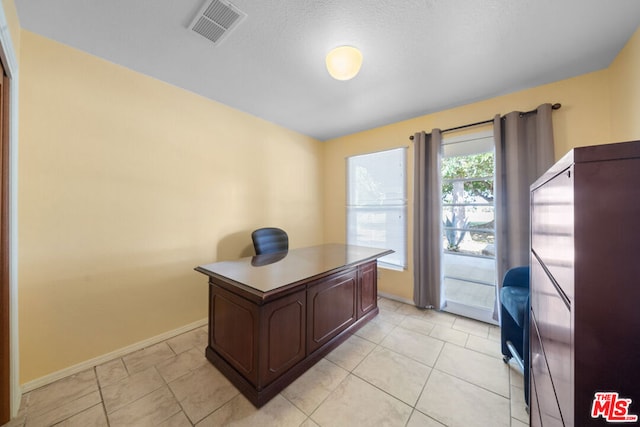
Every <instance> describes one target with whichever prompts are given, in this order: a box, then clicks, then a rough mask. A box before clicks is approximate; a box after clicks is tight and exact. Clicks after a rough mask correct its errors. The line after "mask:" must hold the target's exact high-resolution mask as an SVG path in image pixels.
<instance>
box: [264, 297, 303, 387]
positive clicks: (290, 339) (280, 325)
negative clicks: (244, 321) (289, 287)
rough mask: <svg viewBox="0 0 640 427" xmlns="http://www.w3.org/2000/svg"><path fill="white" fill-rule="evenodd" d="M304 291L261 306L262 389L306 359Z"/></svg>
mask: <svg viewBox="0 0 640 427" xmlns="http://www.w3.org/2000/svg"><path fill="white" fill-rule="evenodd" d="M305 295H306V292H305V291H304V290H302V291H300V292H296V293H295V294H293V295H289V296H286V297H284V298H280V299H278V300H275V301H273V302H270V303H269V304H266V305H265V306H264V307H263V312H262V320H261V322H260V324H261V326H260V327H261V331H260V337H261V340H262V342H261V343H260V346H261V348H260V384H261V385H262V386H265V385H267V384H269V383H270V382H271V381H273V380H274V379H276V378H277V377H279V376H280V375H282V374H283V373H284V372H286V371H287V370H288V369H289V368H291V367H292V366H293V365H295V364H296V363H298V362H299V361H300V360H302V359H304V358H305V356H306V352H305V348H306V347H305V346H306V328H305V322H306V318H305V316H306V298H305Z"/></svg>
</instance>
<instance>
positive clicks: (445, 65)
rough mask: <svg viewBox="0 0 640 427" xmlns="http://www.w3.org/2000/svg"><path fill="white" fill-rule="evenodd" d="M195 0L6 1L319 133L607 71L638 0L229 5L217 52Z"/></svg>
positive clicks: (87, 41)
mask: <svg viewBox="0 0 640 427" xmlns="http://www.w3.org/2000/svg"><path fill="white" fill-rule="evenodd" d="M203 4H204V1H203V0H110V1H105V0H56V1H53V0H16V5H17V8H18V15H19V18H20V23H21V25H22V27H23V28H25V29H27V30H29V31H32V32H35V33H38V34H41V35H43V36H46V37H49V38H51V39H54V40H57V41H59V42H62V43H64V44H67V45H69V46H73V47H75V48H78V49H80V50H83V51H85V52H88V53H91V54H93V55H96V56H98V57H102V58H104V59H107V60H109V61H112V62H114V63H117V64H120V65H123V66H125V67H128V68H130V69H132V70H136V71H138V72H141V73H144V74H146V75H149V76H153V77H155V78H158V79H160V80H163V81H166V82H169V83H171V84H174V85H176V86H179V87H181V88H184V89H187V90H190V91H192V92H195V93H198V94H201V95H203V96H205V97H207V98H210V99H213V100H216V101H219V102H222V103H224V104H226V105H229V106H231V107H234V108H237V109H239V110H242V111H245V112H247V113H250V114H253V115H255V116H258V117H261V118H264V119H266V120H268V121H271V122H274V123H277V124H280V125H283V126H285V127H287V128H290V129H293V130H296V131H299V132H301V133H303V134H307V135H310V136H312V137H315V138H318V139H320V140H326V139H330V138H334V137H337V136H341V135H345V134H349V133H353V132H357V131H361V130H365V129H370V128H373V127H376V126H380V125H385V124H388V123H393V122H396V121H399V120H402V119H408V118H411V117H416V116H419V115H422V114H426V113H430V112H435V111H440V110H443V109H446V108H450V107H454V106H457V105H462V104H466V103H470V102H475V101H478V100H482V99H487V98H491V97H494V96H497V95H501V94H505V93H509V92H513V91H517V90H520V89H524V88H529V87H533V86H537V85H540V84H544V83H549V82H552V81H557V80H560V79H564V78H568V77H572V76H575V75H579V74H583V73H586V72H590V71H594V70H598V69H602V68H605V67H607V66H608V65H609V64H610V63H611V61H612V60H613V58H614V57H615V56H616V55H617V54H618V52H619V51H620V49H622V47H623V46H624V45H625V43H626V42H627V41H628V39H629V37H630V36H631V35H632V34H633V33H634V31H635V30H636V29H637V28H638V26H639V25H640V1H638V0H527V1H525V0H518V1H514V0H277V1H276V0H234V1H233V4H234V5H235V6H236V7H238V8H239V9H240V10H242V11H244V12H245V13H246V14H247V15H248V17H247V18H246V19H245V21H244V22H243V23H242V24H241V25H240V26H239V27H238V28H237V29H236V30H235V31H234V32H233V33H231V34H230V35H229V37H228V38H227V39H226V40H224V41H223V42H222V43H221V44H220V45H218V46H214V45H212V44H211V43H210V42H209V41H208V40H206V39H204V38H202V37H200V36H198V35H196V34H194V33H192V32H191V31H190V30H188V28H187V27H188V25H189V23H190V22H191V20H192V19H193V17H194V16H195V14H196V13H197V12H198V10H199V9H200V7H201V6H202V5H203ZM342 44H349V45H354V46H357V47H358V48H360V50H361V51H362V52H363V55H364V63H363V66H362V70H361V72H360V74H359V75H358V76H357V77H356V78H355V79H353V80H350V81H347V82H340V81H336V80H333V79H332V78H331V77H329V75H328V73H327V72H326V70H325V66H324V57H325V55H326V53H327V52H328V51H329V50H331V49H332V48H334V47H336V46H338V45H342ZM549 102H562V99H550V100H549ZM513 107H514V108H519V107H521V108H524V107H528V106H515V105H514V106H513Z"/></svg>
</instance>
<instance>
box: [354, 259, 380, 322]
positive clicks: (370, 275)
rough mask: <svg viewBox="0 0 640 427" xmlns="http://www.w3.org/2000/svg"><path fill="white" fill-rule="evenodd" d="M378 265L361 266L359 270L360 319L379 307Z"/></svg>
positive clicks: (373, 263) (374, 263)
mask: <svg viewBox="0 0 640 427" xmlns="http://www.w3.org/2000/svg"><path fill="white" fill-rule="evenodd" d="M377 273H378V271H377V263H376V262H371V263H369V264H365V265H363V266H360V268H359V270H358V292H359V295H358V318H360V317H361V316H362V315H363V314H365V313H368V312H369V311H371V310H373V309H374V308H376V307H377V305H378V287H377V286H376V283H377Z"/></svg>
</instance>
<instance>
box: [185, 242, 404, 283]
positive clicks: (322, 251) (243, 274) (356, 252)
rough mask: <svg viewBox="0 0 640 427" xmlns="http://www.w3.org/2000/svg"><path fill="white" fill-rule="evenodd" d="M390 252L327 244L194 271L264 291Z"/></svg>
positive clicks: (217, 263)
mask: <svg viewBox="0 0 640 427" xmlns="http://www.w3.org/2000/svg"><path fill="white" fill-rule="evenodd" d="M392 252H393V251H392V250H389V249H379V248H368V247H363V246H353V245H342V244H327V245H319V246H311V247H308V248H300V249H292V250H289V251H287V252H279V253H275V254H266V255H257V256H253V257H246V258H241V259H238V260H235V261H222V262H216V263H212V264H205V265H201V266H199V267H196V271H198V272H200V273H203V274H206V275H207V276H210V277H220V278H223V279H229V280H232V281H234V282H236V283H239V284H241V285H245V286H249V287H251V288H253V289H255V290H257V291H259V292H263V293H267V292H271V291H274V290H276V289H278V288H280V287H283V286H287V285H291V284H294V283H297V282H301V281H304V280H306V279H309V278H313V277H315V276H321V275H323V274H326V273H330V272H332V271H336V270H339V269H341V268H344V267H348V266H351V265H357V264H361V263H363V262H367V261H372V260H374V259H377V258H380V257H383V256H385V255H388V254H390V253H392Z"/></svg>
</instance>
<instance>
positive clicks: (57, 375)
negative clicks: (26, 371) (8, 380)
mask: <svg viewBox="0 0 640 427" xmlns="http://www.w3.org/2000/svg"><path fill="white" fill-rule="evenodd" d="M207 321H208V320H207V319H206V318H205V319H201V320H198V321H196V322H193V323H190V324H188V325H185V326H182V327H180V328H178V329H174V330H172V331H168V332H165V333H163V334H160V335H156V336H155V337H151V338H147V339H146V340H142V341H139V342H137V343H135V344H131V345H128V346H126V347H123V348H121V349H118V350H115V351H112V352H110V353H107V354H103V355H102V356H98V357H94V358H93V359H89V360H86V361H84V362H81V363H78V364H77V365H73V366H69V367H68V368H64V369H61V370H59V371H56V372H53V373H51V374H48V375H45V376H44V377H40V378H36V379H35V380H32V381H29V382H27V383H24V384H22V386H21V388H22V393H28V392H30V391H32V390H35V389H37V388H40V387H42V386H45V385H47V384H51V383H52V382H54V381H58V380H60V379H62V378H65V377H68V376H70V375H73V374H77V373H78V372H82V371H85V370H87V369H91V368H93V367H96V366H98V365H102V364H103V363H107V362H110V361H112V360H115V359H117V358H119V357H122V356H125V355H127V354H129V353H132V352H134V351H137V350H142V349H143V348H146V347H149V346H152V345H154V344H158V343H160V342H162V341H166V340H168V339H169V338H173V337H175V336H178V335H180V334H183V333H185V332H189V331H191V330H193V329H196V328H199V327H201V326H204V325H206V324H207Z"/></svg>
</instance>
